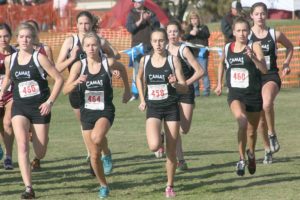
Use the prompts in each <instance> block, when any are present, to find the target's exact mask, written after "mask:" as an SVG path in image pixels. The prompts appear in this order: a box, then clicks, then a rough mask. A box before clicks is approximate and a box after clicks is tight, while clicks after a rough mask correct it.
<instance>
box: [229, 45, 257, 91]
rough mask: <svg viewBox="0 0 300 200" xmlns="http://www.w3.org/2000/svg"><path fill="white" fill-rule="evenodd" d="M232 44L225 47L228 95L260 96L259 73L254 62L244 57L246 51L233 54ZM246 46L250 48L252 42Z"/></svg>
mask: <svg viewBox="0 0 300 200" xmlns="http://www.w3.org/2000/svg"><path fill="white" fill-rule="evenodd" d="M233 45H234V43H233V42H232V43H228V44H226V46H225V56H226V57H225V63H226V67H227V70H226V81H227V84H228V89H229V93H230V94H242V95H243V94H244V95H251V94H260V92H261V73H260V71H259V70H258V69H257V68H256V66H255V64H254V62H253V61H252V60H251V59H250V58H249V56H247V55H246V49H243V51H241V52H239V53H234V52H233V51H232V50H231V49H232V47H233ZM248 46H249V47H250V48H252V42H250V41H249V43H248Z"/></svg>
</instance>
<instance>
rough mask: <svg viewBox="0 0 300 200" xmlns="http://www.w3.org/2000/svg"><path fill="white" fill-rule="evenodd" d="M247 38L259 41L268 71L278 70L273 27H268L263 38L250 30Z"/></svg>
mask: <svg viewBox="0 0 300 200" xmlns="http://www.w3.org/2000/svg"><path fill="white" fill-rule="evenodd" d="M249 39H250V40H252V41H253V42H256V41H260V42H261V48H262V50H263V53H264V56H265V60H266V64H267V68H268V73H274V72H278V67H277V62H276V60H277V55H276V52H277V50H276V38H275V30H274V29H270V28H269V29H268V34H267V36H266V37H265V38H263V39H259V38H257V37H256V35H255V34H254V33H253V32H251V34H250V35H249Z"/></svg>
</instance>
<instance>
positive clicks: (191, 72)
mask: <svg viewBox="0 0 300 200" xmlns="http://www.w3.org/2000/svg"><path fill="white" fill-rule="evenodd" d="M180 33H181V27H180V24H178V23H177V22H175V21H173V22H170V23H169V24H168V25H167V34H168V39H169V43H168V46H167V49H168V51H169V53H170V54H171V55H173V56H177V57H178V59H179V61H180V63H181V66H182V71H183V74H184V77H185V80H186V84H187V85H188V87H189V90H188V93H187V94H179V95H178V101H179V109H180V133H183V134H187V133H188V132H189V130H190V127H191V123H192V117H193V110H194V106H195V93H194V86H193V83H194V82H198V81H199V79H200V78H201V76H203V74H204V70H203V69H202V67H201V66H200V64H199V63H198V62H197V60H196V59H195V57H194V55H193V54H192V53H191V51H190V50H189V48H188V47H186V46H185V45H184V44H183V43H181V42H180V41H179V40H180ZM176 155H177V159H178V163H177V169H178V170H187V168H188V166H187V163H186V161H185V159H184V155H183V149H182V140H181V136H180V134H179V135H178V139H177V145H176Z"/></svg>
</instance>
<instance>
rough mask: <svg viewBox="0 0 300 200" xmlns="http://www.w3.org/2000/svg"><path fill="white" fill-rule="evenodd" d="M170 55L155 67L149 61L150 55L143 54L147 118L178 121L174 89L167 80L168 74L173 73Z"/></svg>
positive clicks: (176, 99) (176, 98)
mask: <svg viewBox="0 0 300 200" xmlns="http://www.w3.org/2000/svg"><path fill="white" fill-rule="evenodd" d="M172 57H173V56H171V55H169V56H168V57H167V59H166V62H165V64H164V65H163V67H160V68H155V67H153V65H152V63H151V56H150V55H147V56H145V61H144V79H145V82H146V86H147V88H146V91H145V101H146V104H147V114H146V117H147V119H148V118H151V117H153V118H158V119H160V120H162V119H164V120H165V121H180V115H179V106H178V97H177V93H176V89H175V88H174V87H172V86H171V84H169V81H168V77H169V75H170V74H174V65H173V60H172Z"/></svg>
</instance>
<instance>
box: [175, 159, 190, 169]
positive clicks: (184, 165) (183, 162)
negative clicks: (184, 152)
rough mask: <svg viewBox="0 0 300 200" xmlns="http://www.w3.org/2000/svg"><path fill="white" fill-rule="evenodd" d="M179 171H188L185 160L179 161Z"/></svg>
mask: <svg viewBox="0 0 300 200" xmlns="http://www.w3.org/2000/svg"><path fill="white" fill-rule="evenodd" d="M176 169H177V170H178V171H186V170H187V169H188V166H187V163H186V162H185V160H179V161H178V163H177V168H176Z"/></svg>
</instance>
